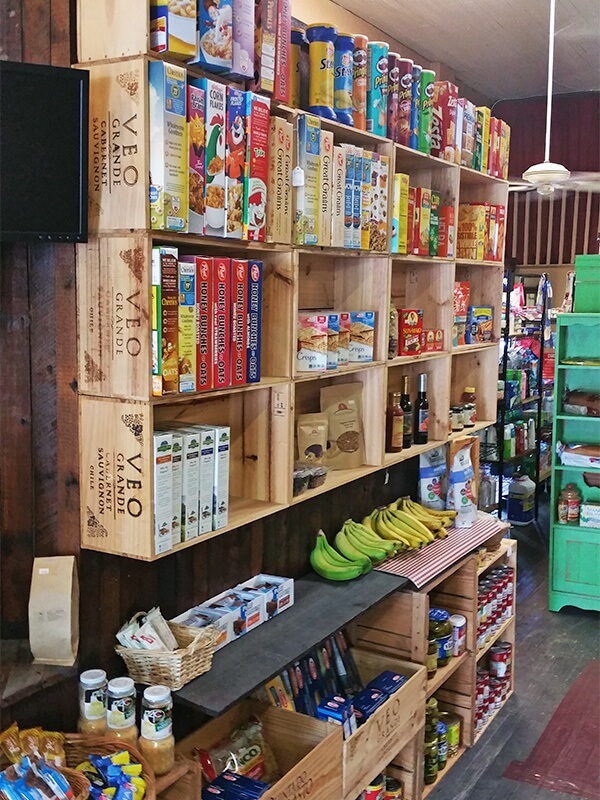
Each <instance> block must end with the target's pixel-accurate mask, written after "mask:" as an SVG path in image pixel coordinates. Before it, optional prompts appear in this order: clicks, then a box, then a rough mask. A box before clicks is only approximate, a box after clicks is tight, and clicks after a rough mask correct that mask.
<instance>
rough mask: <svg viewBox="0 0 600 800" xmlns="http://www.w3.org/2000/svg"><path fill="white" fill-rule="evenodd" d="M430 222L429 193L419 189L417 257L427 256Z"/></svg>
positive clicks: (427, 190) (426, 190)
mask: <svg viewBox="0 0 600 800" xmlns="http://www.w3.org/2000/svg"><path fill="white" fill-rule="evenodd" d="M430 221H431V192H430V191H429V189H421V208H420V211H419V255H420V256H428V255H429V223H430Z"/></svg>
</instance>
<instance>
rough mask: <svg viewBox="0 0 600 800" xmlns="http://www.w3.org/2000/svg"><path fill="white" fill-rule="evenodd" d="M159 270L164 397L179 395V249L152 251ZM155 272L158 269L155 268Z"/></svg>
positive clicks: (159, 248) (163, 248) (153, 249)
mask: <svg viewBox="0 0 600 800" xmlns="http://www.w3.org/2000/svg"><path fill="white" fill-rule="evenodd" d="M152 256H153V258H155V259H156V263H157V266H156V269H157V271H158V274H159V275H160V320H159V324H160V341H159V345H160V348H161V353H160V364H161V370H162V394H177V392H178V390H179V366H178V356H177V347H178V344H179V292H178V289H179V267H178V249H177V248H176V247H157V248H156V247H155V248H152ZM153 270H154V268H153Z"/></svg>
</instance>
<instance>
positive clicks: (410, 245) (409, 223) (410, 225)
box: [406, 186, 418, 253]
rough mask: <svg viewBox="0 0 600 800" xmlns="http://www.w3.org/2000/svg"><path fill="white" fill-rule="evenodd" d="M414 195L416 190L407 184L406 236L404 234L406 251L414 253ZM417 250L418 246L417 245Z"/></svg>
mask: <svg viewBox="0 0 600 800" xmlns="http://www.w3.org/2000/svg"><path fill="white" fill-rule="evenodd" d="M416 195H417V190H416V188H415V187H414V186H409V188H408V213H407V215H406V228H407V236H406V252H407V253H414V246H415V214H416V210H415V208H416V203H415V200H416ZM417 252H418V247H417Z"/></svg>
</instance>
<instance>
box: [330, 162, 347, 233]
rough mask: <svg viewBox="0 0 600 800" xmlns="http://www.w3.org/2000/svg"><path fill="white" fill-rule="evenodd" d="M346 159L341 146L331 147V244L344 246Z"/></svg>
mask: <svg viewBox="0 0 600 800" xmlns="http://www.w3.org/2000/svg"><path fill="white" fill-rule="evenodd" d="M345 184H346V159H345V155H344V149H343V148H342V147H334V148H333V197H332V219H331V246H332V247H343V246H344V194H345V190H346V186H345Z"/></svg>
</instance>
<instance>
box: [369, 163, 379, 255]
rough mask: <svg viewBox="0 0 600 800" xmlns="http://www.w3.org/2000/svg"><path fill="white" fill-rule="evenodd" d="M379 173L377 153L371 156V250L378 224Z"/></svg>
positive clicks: (375, 238)
mask: <svg viewBox="0 0 600 800" xmlns="http://www.w3.org/2000/svg"><path fill="white" fill-rule="evenodd" d="M380 172H381V156H380V155H379V153H372V154H371V204H370V209H369V247H371V248H373V245H374V243H375V241H376V240H377V229H378V224H379V211H380V206H379V176H380Z"/></svg>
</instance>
